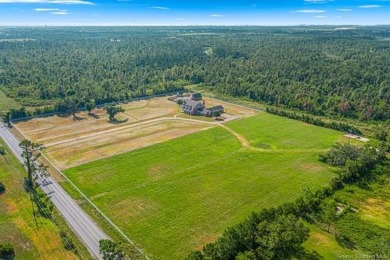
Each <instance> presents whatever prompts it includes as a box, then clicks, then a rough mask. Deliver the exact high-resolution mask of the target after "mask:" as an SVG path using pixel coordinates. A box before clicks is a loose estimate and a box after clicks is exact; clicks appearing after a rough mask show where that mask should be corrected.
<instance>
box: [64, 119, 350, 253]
mask: <svg viewBox="0 0 390 260" xmlns="http://www.w3.org/2000/svg"><path fill="white" fill-rule="evenodd" d="M273 124H275V125H273ZM226 125H227V127H226V126H222V127H215V128H213V129H209V130H205V131H202V132H199V133H195V134H192V135H187V136H183V137H180V138H177V139H174V140H171V141H168V142H164V143H161V144H156V145H152V146H149V147H145V148H142V149H138V150H135V151H132V152H130V153H126V154H121V155H117V156H114V157H110V158H106V159H102V160H98V161H95V162H92V163H88V164H84V165H81V166H78V167H75V168H71V169H68V170H66V171H65V174H66V175H67V176H68V177H69V178H70V179H71V180H72V181H73V182H74V183H75V184H76V185H77V186H78V187H79V188H80V189H81V190H82V191H83V192H84V193H85V194H86V195H87V196H88V197H89V198H90V199H91V200H92V201H93V202H94V203H96V205H97V206H98V207H99V208H100V209H101V210H102V211H103V212H104V213H105V214H107V216H108V217H109V218H111V219H112V220H113V221H114V222H115V223H116V224H117V225H118V226H119V227H120V228H121V229H122V230H124V232H125V233H126V234H128V235H129V236H130V237H131V238H132V239H133V240H135V242H136V243H137V244H139V245H141V247H142V248H143V250H144V251H145V252H146V253H147V254H148V255H149V256H151V257H152V258H161V259H182V258H183V257H184V256H186V255H187V254H188V253H189V252H190V251H191V250H193V249H200V248H201V247H202V246H203V245H204V244H205V243H207V242H211V241H213V240H214V239H215V238H216V237H218V236H219V235H220V234H221V232H222V231H223V230H224V229H225V228H227V227H229V226H231V225H233V224H234V223H237V222H239V221H241V220H242V219H243V218H245V217H246V216H247V214H249V213H250V212H251V211H257V210H259V209H261V208H264V207H270V206H276V205H280V204H282V203H284V202H288V201H292V200H293V199H295V198H296V197H298V196H299V195H300V194H301V192H302V188H304V187H308V188H311V189H316V188H318V187H321V186H323V185H325V184H326V183H328V181H329V180H330V179H331V178H332V176H334V175H335V172H334V170H333V169H332V168H330V167H328V166H327V165H325V164H321V163H319V162H318V154H319V153H322V152H324V151H325V149H327V148H329V147H330V146H331V145H332V144H333V143H334V142H336V141H343V140H346V139H344V138H343V137H342V133H340V132H337V131H333V130H329V129H325V128H320V127H315V126H312V125H307V124H304V123H302V122H298V121H294V120H290V119H285V118H282V117H277V116H274V115H268V114H265V113H260V114H258V115H257V116H254V117H250V118H246V119H242V120H239V121H234V122H229V123H227V124H226ZM240 125H244V126H246V127H244V128H240V127H239V126H240ZM232 129H234V131H233V130H232ZM287 129H291V130H287ZM295 131H302V132H301V133H294V132H295ZM290 135H292V136H291V137H290ZM315 137H316V138H315ZM258 142H261V143H266V144H269V147H270V148H268V147H265V148H261V147H260V148H259V147H258V145H257V144H258ZM271 148H272V149H271ZM297 154H299V156H297Z"/></svg>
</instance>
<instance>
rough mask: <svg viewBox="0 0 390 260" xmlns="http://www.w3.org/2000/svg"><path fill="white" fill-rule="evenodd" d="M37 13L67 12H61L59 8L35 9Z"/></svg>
mask: <svg viewBox="0 0 390 260" xmlns="http://www.w3.org/2000/svg"><path fill="white" fill-rule="evenodd" d="M34 11H35V12H54V11H61V12H66V10H61V9H58V8H35V9H34Z"/></svg>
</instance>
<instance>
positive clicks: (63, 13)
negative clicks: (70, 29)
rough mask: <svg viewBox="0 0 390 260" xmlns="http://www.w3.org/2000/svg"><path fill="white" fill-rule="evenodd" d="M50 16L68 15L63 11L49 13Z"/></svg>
mask: <svg viewBox="0 0 390 260" xmlns="http://www.w3.org/2000/svg"><path fill="white" fill-rule="evenodd" d="M51 14H55V15H68V14H69V13H68V12H64V11H59V12H51Z"/></svg>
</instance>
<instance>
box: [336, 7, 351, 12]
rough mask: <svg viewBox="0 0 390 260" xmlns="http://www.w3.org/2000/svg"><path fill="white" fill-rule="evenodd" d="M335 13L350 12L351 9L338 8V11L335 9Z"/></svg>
mask: <svg viewBox="0 0 390 260" xmlns="http://www.w3.org/2000/svg"><path fill="white" fill-rule="evenodd" d="M337 11H339V12H352V9H349V8H340V9H337Z"/></svg>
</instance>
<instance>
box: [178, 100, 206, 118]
mask: <svg viewBox="0 0 390 260" xmlns="http://www.w3.org/2000/svg"><path fill="white" fill-rule="evenodd" d="M204 109H205V106H204V104H203V102H202V101H195V100H192V99H185V100H184V101H183V104H182V105H181V110H182V111H183V113H186V114H188V115H193V116H195V115H202V111H203V110H204Z"/></svg>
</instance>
